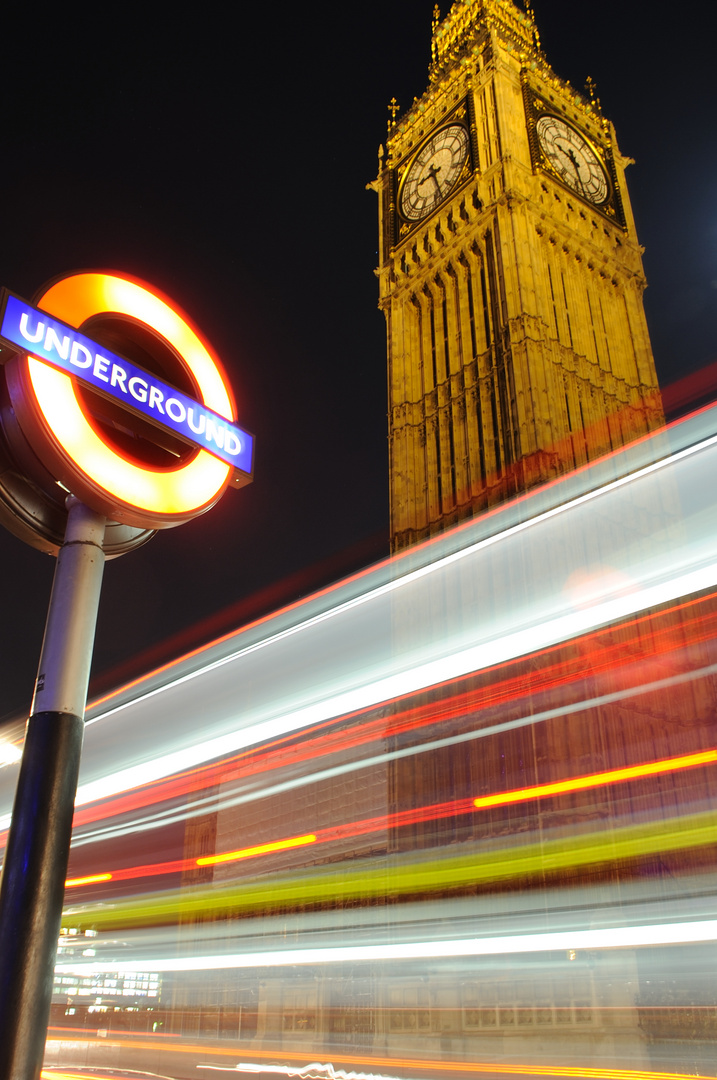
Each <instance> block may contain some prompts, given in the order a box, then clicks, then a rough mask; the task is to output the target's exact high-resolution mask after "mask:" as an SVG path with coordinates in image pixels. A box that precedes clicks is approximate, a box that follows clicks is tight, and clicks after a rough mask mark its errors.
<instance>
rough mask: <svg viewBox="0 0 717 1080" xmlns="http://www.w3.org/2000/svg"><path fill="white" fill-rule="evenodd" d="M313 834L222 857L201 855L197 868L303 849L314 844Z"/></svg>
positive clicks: (225, 854)
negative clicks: (298, 848) (297, 848)
mask: <svg viewBox="0 0 717 1080" xmlns="http://www.w3.org/2000/svg"><path fill="white" fill-rule="evenodd" d="M315 843H316V836H315V834H314V833H307V834H306V835H305V836H293V837H291V839H290V840H274V841H273V842H272V843H270V844H258V845H257V846H256V847H248V848H242V849H241V850H240V851H227V852H225V853H224V854H223V855H203V856H202V857H201V858H200V859H197V866H214V864H215V863H225V862H234V861H235V860H237V859H251V858H252V857H253V856H254V855H268V854H269V852H271V851H286V850H287V848H295V847H303V846H304V845H305V844H315Z"/></svg>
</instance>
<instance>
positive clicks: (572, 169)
mask: <svg viewBox="0 0 717 1080" xmlns="http://www.w3.org/2000/svg"><path fill="white" fill-rule="evenodd" d="M535 130H536V132H537V135H538V141H539V143H540V148H541V150H542V151H543V153H544V154H545V156H546V158H547V159H548V161H549V162H550V164H551V165H552V167H553V169H554V170H555V172H556V173H557V174H558V176H559V177H560V179H561V180H562V181H563V183H564V184H567V186H568V187H569V188H572V189H573V191H575V192H577V194H578V195H582V197H583V198H584V199H588V200H589V202H591V203H595V205H596V206H599V205H600V204H601V203H604V202H605V200H606V199H607V197H608V195H609V194H610V189H609V186H608V182H607V174H606V172H605V169H604V168H603V166H602V164H601V163H600V160H599V158H598V156H597V154H596V153H595V151H594V150H593V148H592V146H591V145H590V143H589V142H588V141H587V139H584V138H583V136H582V135H581V134H580V132H578V131H576V130H575V128H574V127H571V126H570V124H566V123H565V121H564V120H560V119H559V118H558V117H557V116H541V118H540V120H538V123H537V124H536V125H535Z"/></svg>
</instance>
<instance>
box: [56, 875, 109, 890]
mask: <svg viewBox="0 0 717 1080" xmlns="http://www.w3.org/2000/svg"><path fill="white" fill-rule="evenodd" d="M111 880H112V874H88V875H87V877H78V878H68V879H67V881H66V882H65V888H66V889H76V888H78V887H79V886H80V885H96V884H97V883H98V882H100V881H111Z"/></svg>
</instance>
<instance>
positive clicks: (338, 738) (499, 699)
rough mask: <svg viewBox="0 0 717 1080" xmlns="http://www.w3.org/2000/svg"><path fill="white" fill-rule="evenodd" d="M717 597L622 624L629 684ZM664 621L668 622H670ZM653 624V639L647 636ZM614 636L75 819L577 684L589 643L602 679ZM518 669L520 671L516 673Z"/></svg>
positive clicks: (555, 650) (183, 776)
mask: <svg viewBox="0 0 717 1080" xmlns="http://www.w3.org/2000/svg"><path fill="white" fill-rule="evenodd" d="M715 599H717V594H711V595H709V596H706V597H700V598H698V599H692V600H689V601H686V602H685V603H682V604H678V605H675V606H674V607H671V608H669V609H667V610H665V611H663V612H659V613H658V614H657V615H655V614H654V613H653V614H650V615H647V616H641V617H639V618H637V619H633V620H631V621H630V622H628V623H623V624H622V625H621V627H620V630H621V633H623V634H626V633H627V632H630V633H631V636H632V638H634V639H635V644H638V642H639V646H640V650H641V657H642V661H641V663H640V664H639V665H633V666H634V667H635V671H634V672H633V673H632V676H631V677H629V678H628V677H626V678H625V685H626V686H632V685H633V684H635V683H637V682H638V681H641V680H642V679H643V676H644V671H645V667H646V666H647V665H648V664H649V663H650V661H654V660H657V659H658V658H659V657H662V656H664V655H665V654H666V653H668V652H672V651H674V650H675V649H677V648H684V647H685V646H686V645H690V644H697V643H699V642H701V641H705V640H710V639H714V638H717V612H715V611H714V610H710V603H711V602H713V601H714V600H715ZM695 608H697V610H696V611H694V610H693V609H695ZM701 608H706V610H705V611H702V610H700V609H701ZM677 615H679V616H680V624H679V625H678V626H675V625H671V624H670V622H669V621H668V620H671V619H672V618H674V617H675V616H677ZM665 623H667V625H664V624H665ZM660 624H662V625H660ZM646 631H647V637H648V640H644V637H645V632H646ZM613 636H614V628H612V627H610V628H607V629H601V630H599V631H597V632H594V633H591V634H587V635H584V636H583V637H581V638H576V639H574V640H573V641H572V642H571V643H570V645H571V647H572V648H571V652H574V653H576V654H577V655H571V656H569V657H568V658H565V659H557V660H556V661H555V662H554V663H552V664H549V665H542V666H541V668H540V669H539V670H535V671H528V672H525V671H522V670H521V666H522V661H517V662H516V661H513V662H511V663H509V664H501V665H499V666H498V667H496V668H492V669H488V670H487V671H486V672H483V673H482V674H481V678H483V677H485V676H488V677H490V676H491V675H495V674H496V673H497V672H504V673H505V674H506V677H504V678H503V679H502V680H500V681H498V682H491V683H488V685H484V686H481V687H478V688H475V689H471V690H469V691H462V692H460V691H459V692H458V693H456V694H454V695H453V696H451V697H450V698H448V699H444V700H443V701H440V702H432V703H430V704H428V705H423V706H420V707H418V708H415V707H414V708H411V707H410V704H409V706H408V707H407V708H406V709H405V710H404V711H403V712H399V713H397V714H394V715H393V716H392V717H390V718H388V719H387V718H385V717H379V718H377V719H366V720H365V721H364V722H363V723H360V724H357V725H355V726H353V727H352V728H351V729H350V730H346V729H345V728H344V727H343V725H344V724H345V723H346V721H347V719H351V717H342V718H341V719H340V721H339V722H338V723H340V724H341V728H340V729H339V730H331V728H336V725H337V721H335V720H331V721H326V722H324V723H322V724H317V725H316V726H314V727H312V728H309V729H308V730H307V732H305V733H304V737H303V738H302V740H301V742H300V743H296V742H293V743H292V741H291V738H292V737H291V736H288V737H287V736H284V737H282V738H279V739H276V740H274V741H273V742H269V743H267V744H265V745H264V746H262V748H261V750H259V751H256V750H247V751H244V752H243V753H240V754H236V755H233V756H232V757H230V758H228V759H224V760H223V761H221V762H219V763H217V764H213V765H208V766H204V767H201V768H199V769H196V770H192V771H188V772H184V773H178V774H177V775H176V776H174V777H172V778H171V779H168V780H164V781H160V782H158V783H156V784H151V785H147V786H146V787H143V788H139V789H137V790H135V791H130V792H127V793H126V794H123V795H119V796H117V797H116V798H113V799H111V800H108V801H107V802H104V803H94V804H93V805H90V806H85V807H78V809H77V810H76V811H75V816H74V825H75V826H82V825H87V824H91V823H93V822H95V821H99V820H106V819H107V818H109V817H113V816H118V815H120V814H126V813H131V812H133V811H135V810H140V809H143V808H145V807H147V806H150V805H153V804H155V803H158V802H163V801H166V800H169V799H174V798H181V797H183V796H185V795H187V794H189V793H191V792H195V791H199V790H202V789H203V788H205V787H207V786H210V785H212V784H217V783H219V784H221V783H226V782H227V781H231V780H232V779H233V778H234V777H237V776H241V777H242V779H243V778H246V777H248V776H253V775H256V774H260V773H264V772H269V771H272V770H273V769H278V768H282V767H284V766H286V765H287V764H288V763H291V764H292V765H295V764H298V763H300V762H302V761H307V760H316V759H318V758H319V757H322V756H327V755H329V754H334V753H345V752H346V751H347V750H350V749H353V748H356V747H358V746H361V745H365V744H366V743H370V742H371V741H373V740H375V739H377V738H379V737H384V736H386V735H401V734H405V733H407V732H409V731H416V730H420V729H421V728H424V727H428V726H430V725H432V724H436V723H443V722H445V721H447V720H450V719H452V718H454V717H459V716H461V715H465V714H466V713H468V712H478V711H480V710H485V709H487V708H491V707H495V706H496V705H498V704H501V703H503V702H507V701H511V702H513V703H517V702H518V701H520V700H522V699H525V698H527V697H530V696H532V695H534V694H536V693H540V692H546V691H549V690H553V689H556V688H558V687H561V686H567V685H570V684H571V683H577V682H579V681H580V680H581V679H583V678H584V675H585V656H584V649H585V647H586V646H588V645H589V647H590V668H591V676H592V677H593V678H595V677H597V676H598V675H600V674H601V673H608V672H609V673H610V674H611V676H613V677H615V675H616V669H617V667H618V663H619V660H620V658H622V657H624V656H625V654H626V653H627V654H628V655H629V653H630V646H631V644H632V642H630V641H625V640H624V639H623V640H621V641H620V642H618V643H615V642H614V640H612V637H613ZM561 649H562V650H563V651H564V645H563V646H552V647H551V648H549V649H546V650H543V651H542V652H540V653H536V654H534V657H535V656H541V657H542V656H545V657H548V656H550V655H551V654H552V655H553V656H557V657H559V656H560V651H561ZM534 657H533V658H534ZM516 669H517V673H516V674H511V672H515V671H516ZM370 712H371V710H369V715H370ZM362 715H365V714H364V713H359V714H357V716H356V718H360V717H361V716H362ZM312 734H313V736H314V737H313V738H312V737H311V736H312ZM307 736H308V737H307ZM6 837H7V834H6V833H5V834H0V845H2V843H4V842H5V840H6Z"/></svg>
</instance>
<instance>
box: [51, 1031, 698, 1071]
mask: <svg viewBox="0 0 717 1080" xmlns="http://www.w3.org/2000/svg"><path fill="white" fill-rule="evenodd" d="M51 1030H52V1031H53V1032H59V1031H60V1030H61V1029H59V1028H54V1029H51ZM88 1035H89V1032H88ZM54 1038H56V1036H54V1035H53V1039H54ZM58 1041H59V1040H58ZM93 1041H94V1040H93ZM102 1045H103V1046H116V1047H120V1046H122V1047H128V1048H132V1049H135V1050H155V1051H156V1050H157V1042H156V1041H154V1039H153V1038H152V1037H149V1038H148V1037H145V1038H144V1039H137V1038H126V1039H125V1038H121V1039H117V1038H116V1036H115V1038H112V1039H103V1040H102ZM162 1048H163V1049H166V1050H167V1051H168V1052H169V1051H175V1052H179V1053H183V1054H196V1055H198V1056H199V1057H200V1058H201V1059H203V1060H204V1061H205V1062H206V1060H207V1058H211V1057H225V1058H226V1057H229V1058H232V1059H233V1060H234V1061H236V1056H237V1050H236V1046H226V1047H224V1046H212V1047H209V1046H207V1045H206V1044H204V1045H201V1044H195V1043H184V1042H179V1041H177V1042H174V1043H171V1044H169V1043H166V1042H165V1043H163V1044H162ZM251 1053H252V1056H253V1057H254V1058H256V1059H264V1060H268V1061H270V1062H273V1061H276V1058H277V1054H276V1052H275V1051H271V1050H260V1049H255V1050H252V1051H251ZM279 1056H280V1058H281V1059H282V1060H284V1061H291V1062H297V1063H306V1064H311V1063H312V1062H315V1061H316V1054H315V1053H314V1054H302V1053H295V1052H293V1053H292V1052H286V1051H283V1052H282V1053H281V1055H279ZM331 1060H332V1062H333V1063H335V1064H341V1065H350V1066H354V1067H355V1066H357V1065H359V1066H365V1067H370V1068H371V1069H372V1071H373V1070H374V1069H376V1068H382V1069H391V1070H395V1069H397V1068H402V1069H407V1070H408V1069H416V1070H421V1071H423V1072H430V1073H432V1074H435V1072H436V1069H438V1070H439V1071H440V1072H446V1073H449V1072H450V1073H472V1074H473V1075H479V1074H486V1073H491V1074H493V1075H496V1074H497V1075H500V1076H524V1077H527V1078H530V1077H531V1076H548V1077H550V1076H553V1077H562V1076H567V1077H573V1078H574V1080H694V1076H695V1074H694V1073H677V1072H655V1071H653V1070H652V1069H610V1068H593V1067H591V1066H584V1065H583V1066H574V1065H528V1064H523V1065H508V1064H503V1063H497V1062H488V1061H427V1060H426V1059H420V1058H400V1057H382V1056H376V1055H373V1054H372V1055H371V1057H361V1056H360V1055H355V1056H350V1055H349V1054H341V1053H332V1054H331ZM230 1071H231V1072H235V1071H236V1070H235V1069H234V1068H232V1069H231V1070H230ZM41 1077H42V1080H79V1077H78V1076H77V1074H74V1073H64V1074H63V1073H58V1072H54V1071H53V1072H50V1071H49V1070H44V1071H43V1072H42V1073H41ZM83 1080H88V1074H87V1073H84V1074H83ZM89 1080H107V1078H106V1076H104V1075H103V1074H102V1070H101V1069H99V1071H98V1072H97V1074H96V1078H93V1077H92V1076H90V1078H89Z"/></svg>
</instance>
